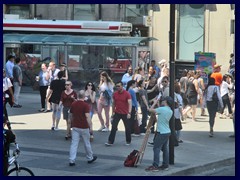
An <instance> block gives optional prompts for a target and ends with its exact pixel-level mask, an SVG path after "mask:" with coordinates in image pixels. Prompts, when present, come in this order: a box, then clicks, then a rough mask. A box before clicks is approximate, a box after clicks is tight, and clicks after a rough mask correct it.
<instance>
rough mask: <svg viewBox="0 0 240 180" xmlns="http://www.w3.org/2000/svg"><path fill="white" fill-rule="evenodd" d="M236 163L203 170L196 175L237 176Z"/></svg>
mask: <svg viewBox="0 0 240 180" xmlns="http://www.w3.org/2000/svg"><path fill="white" fill-rule="evenodd" d="M235 175H236V174H235V164H232V165H228V166H223V167H219V168H216V169H212V170H210V171H206V172H202V173H201V174H197V175H196V176H235Z"/></svg>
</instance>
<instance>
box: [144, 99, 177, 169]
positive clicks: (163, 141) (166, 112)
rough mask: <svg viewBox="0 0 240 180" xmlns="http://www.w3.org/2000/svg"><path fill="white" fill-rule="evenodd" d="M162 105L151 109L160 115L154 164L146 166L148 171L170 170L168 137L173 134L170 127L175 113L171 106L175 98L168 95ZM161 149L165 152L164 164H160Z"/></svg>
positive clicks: (155, 140) (154, 148)
mask: <svg viewBox="0 0 240 180" xmlns="http://www.w3.org/2000/svg"><path fill="white" fill-rule="evenodd" d="M161 105H162V106H161V107H158V108H156V109H152V108H150V109H149V112H151V113H156V114H157V115H158V119H157V130H156V135H155V138H154V145H153V154H154V156H153V163H152V166H149V167H148V168H146V169H145V170H146V171H154V172H155V171H159V170H160V169H161V170H168V165H169V152H168V139H169V136H170V134H171V130H170V127H169V121H170V119H171V117H172V115H173V111H172V110H171V106H172V105H173V99H172V98H171V97H170V96H167V97H165V98H163V99H162V104H161ZM160 150H162V152H163V161H162V165H161V166H159V161H160V156H159V155H160Z"/></svg>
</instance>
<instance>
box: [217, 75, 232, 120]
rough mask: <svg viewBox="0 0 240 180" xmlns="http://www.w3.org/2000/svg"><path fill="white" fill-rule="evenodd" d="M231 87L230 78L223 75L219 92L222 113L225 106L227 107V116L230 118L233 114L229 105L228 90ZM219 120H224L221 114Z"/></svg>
mask: <svg viewBox="0 0 240 180" xmlns="http://www.w3.org/2000/svg"><path fill="white" fill-rule="evenodd" d="M232 87H233V84H232V82H231V78H230V77H229V76H228V75H226V74H225V75H224V76H223V81H222V84H221V86H220V92H221V96H222V101H223V111H224V109H225V107H226V105H227V107H228V114H229V116H230V117H233V112H232V106H231V103H230V99H229V95H228V94H229V89H231V88H232ZM220 118H226V117H224V115H223V113H222V114H221V116H220Z"/></svg>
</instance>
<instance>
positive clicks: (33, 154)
mask: <svg viewBox="0 0 240 180" xmlns="http://www.w3.org/2000/svg"><path fill="white" fill-rule="evenodd" d="M20 104H22V105H23V107H22V108H8V112H9V115H10V117H9V118H10V121H11V123H12V128H13V130H14V132H15V133H16V135H17V141H18V143H19V146H20V149H21V155H20V158H19V161H20V162H21V165H22V166H26V167H28V168H30V169H31V170H32V171H33V172H34V174H35V175H36V176H170V175H178V176H179V175H191V174H193V173H200V172H201V171H205V170H209V169H211V168H216V167H217V166H223V165H224V164H231V163H234V162H235V139H234V138H229V137H228V136H229V135H231V134H232V132H233V124H232V119H220V118H219V117H217V118H216V122H215V126H214V132H215V133H214V137H213V138H209V136H208V131H209V123H208V117H202V116H198V115H199V114H200V109H198V110H197V121H196V122H188V121H187V122H185V123H183V130H182V135H181V136H182V138H181V139H182V140H183V143H180V144H179V146H178V147H175V149H174V151H175V158H174V162H175V163H174V165H170V168H169V170H168V171H159V172H146V171H145V168H146V167H148V166H149V165H151V163H152V159H153V150H152V147H150V146H147V148H146V151H145V154H144V157H143V160H142V163H141V165H140V166H138V167H137V168H128V167H124V165H123V162H124V160H125V159H126V157H127V155H128V154H129V153H130V152H131V151H132V150H133V149H139V148H140V146H141V144H142V140H143V136H140V137H132V143H131V145H130V146H126V145H125V132H124V127H123V123H122V122H121V121H120V123H119V126H118V131H117V134H116V139H115V143H114V145H113V146H111V147H106V146H105V145H104V143H105V142H107V139H108V135H109V132H98V131H97V129H98V128H99V127H100V123H99V120H98V118H97V115H94V116H93V129H94V142H93V143H92V148H93V152H94V154H95V155H97V156H98V159H97V160H96V162H94V163H92V164H88V163H87V160H86V158H85V151H84V148H83V144H82V142H80V144H79V150H78V155H77V160H76V166H74V167H69V166H68V156H69V148H70V141H66V140H65V138H64V137H65V129H66V123H65V121H64V120H63V119H61V121H60V126H59V127H60V130H59V131H51V130H50V128H51V115H52V113H39V112H38V111H37V110H38V109H39V108H40V95H39V94H38V93H30V92H23V93H21V94H20ZM188 120H190V119H188ZM152 139H153V134H151V135H150V138H149V141H152ZM161 160H162V152H161V156H160V161H161ZM161 162H162V161H161Z"/></svg>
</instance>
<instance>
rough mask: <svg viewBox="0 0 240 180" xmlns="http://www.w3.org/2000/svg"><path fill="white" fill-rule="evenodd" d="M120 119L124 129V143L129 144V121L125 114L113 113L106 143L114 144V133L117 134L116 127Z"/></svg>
mask: <svg viewBox="0 0 240 180" xmlns="http://www.w3.org/2000/svg"><path fill="white" fill-rule="evenodd" d="M120 119H122V120H123V124H124V127H125V135H126V142H127V143H131V128H130V126H129V122H128V121H129V119H127V114H118V113H115V114H114V117H113V122H112V129H111V133H110V135H109V137H108V142H109V143H111V144H113V143H114V140H115V136H116V132H117V127H118V123H119V121H120Z"/></svg>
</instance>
